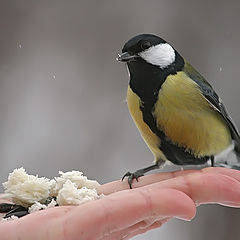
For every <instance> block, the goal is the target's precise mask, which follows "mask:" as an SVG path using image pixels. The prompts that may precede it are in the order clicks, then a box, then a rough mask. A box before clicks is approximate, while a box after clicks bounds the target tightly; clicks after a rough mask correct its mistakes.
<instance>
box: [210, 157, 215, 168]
mask: <svg viewBox="0 0 240 240" xmlns="http://www.w3.org/2000/svg"><path fill="white" fill-rule="evenodd" d="M210 159H211V166H212V167H214V165H215V164H214V156H211V157H210Z"/></svg>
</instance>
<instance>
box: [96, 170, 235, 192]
mask: <svg viewBox="0 0 240 240" xmlns="http://www.w3.org/2000/svg"><path fill="white" fill-rule="evenodd" d="M202 172H203V173H205V172H210V173H221V174H223V175H227V176H231V177H233V178H235V179H236V180H238V181H240V171H238V170H234V169H227V168H221V167H210V168H204V169H202V170H183V171H175V172H162V173H156V174H151V175H146V176H143V177H141V178H140V180H139V181H138V182H137V181H134V182H133V188H138V187H142V186H145V185H149V184H152V183H156V182H160V181H164V180H167V179H171V178H175V177H178V176H182V175H186V174H191V173H202ZM125 189H129V185H128V183H127V181H114V182H110V183H107V184H104V185H101V186H99V188H98V192H99V193H103V194H105V195H107V194H111V193H113V192H117V191H121V190H125Z"/></svg>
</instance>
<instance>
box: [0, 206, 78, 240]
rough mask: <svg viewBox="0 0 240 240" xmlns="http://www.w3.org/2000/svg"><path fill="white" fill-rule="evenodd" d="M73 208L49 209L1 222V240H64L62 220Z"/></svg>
mask: <svg viewBox="0 0 240 240" xmlns="http://www.w3.org/2000/svg"><path fill="white" fill-rule="evenodd" d="M75 208H76V207H75V206H61V207H54V208H49V209H46V210H42V211H39V212H35V213H32V214H29V215H27V216H25V217H23V218H20V219H17V220H14V221H8V222H1V223H0V233H1V238H0V239H1V240H9V239H11V240H15V239H16V240H17V239H29V240H42V239H45V240H51V239H58V240H64V239H65V238H64V231H63V230H64V226H63V221H62V219H63V218H64V217H65V216H66V214H67V213H68V212H69V211H72V210H74V209H75Z"/></svg>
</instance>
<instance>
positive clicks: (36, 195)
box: [3, 168, 100, 213]
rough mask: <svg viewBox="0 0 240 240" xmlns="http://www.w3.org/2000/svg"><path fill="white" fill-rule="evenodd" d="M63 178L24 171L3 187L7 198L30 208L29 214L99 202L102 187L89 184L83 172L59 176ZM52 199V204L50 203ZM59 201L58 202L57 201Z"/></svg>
mask: <svg viewBox="0 0 240 240" xmlns="http://www.w3.org/2000/svg"><path fill="white" fill-rule="evenodd" d="M59 175H60V176H59V177H55V178H54V179H51V180H50V179H48V178H45V177H38V176H33V175H29V174H27V172H26V171H25V169H24V168H19V169H15V170H14V171H13V172H12V173H10V174H9V177H8V181H7V182H5V183H3V187H4V189H5V194H4V198H11V199H12V201H13V202H14V203H16V204H19V205H22V206H25V207H29V213H32V212H35V211H38V210H41V209H46V208H49V207H54V206H56V205H59V206H62V205H80V204H83V203H85V202H88V201H91V200H96V199H99V198H100V196H99V195H98V194H97V190H96V189H97V187H98V186H99V183H98V182H97V181H94V180H88V179H87V177H86V176H83V173H82V172H79V171H71V172H65V173H64V172H62V171H60V172H59ZM48 199H52V200H51V201H50V203H46V202H47V200H48ZM54 199H56V200H54Z"/></svg>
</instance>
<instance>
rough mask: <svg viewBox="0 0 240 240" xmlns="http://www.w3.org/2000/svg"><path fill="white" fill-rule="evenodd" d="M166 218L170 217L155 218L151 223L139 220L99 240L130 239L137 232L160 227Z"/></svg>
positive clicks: (140, 232)
mask: <svg viewBox="0 0 240 240" xmlns="http://www.w3.org/2000/svg"><path fill="white" fill-rule="evenodd" d="M168 220H170V219H169V218H168V219H163V220H155V221H153V222H151V223H148V222H145V221H141V222H139V223H137V224H135V225H133V226H131V227H129V228H127V229H123V230H121V231H117V232H114V233H112V234H111V235H109V236H106V237H104V238H102V239H101V240H112V239H121V240H126V239H131V238H133V237H134V236H136V235H138V234H142V233H145V232H147V231H149V230H151V229H154V228H159V227H161V226H162V225H163V224H164V223H166V222H167V221H168Z"/></svg>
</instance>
